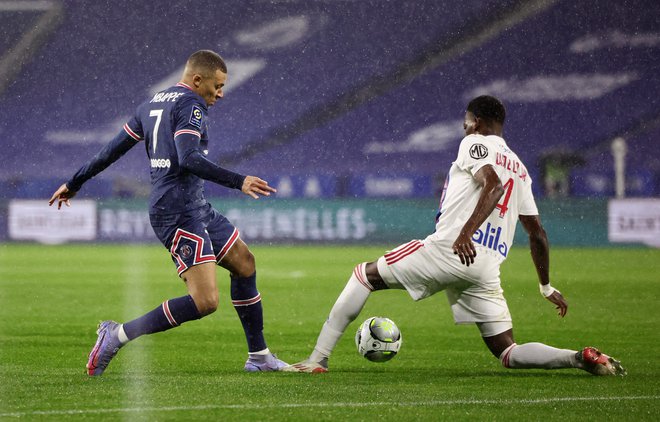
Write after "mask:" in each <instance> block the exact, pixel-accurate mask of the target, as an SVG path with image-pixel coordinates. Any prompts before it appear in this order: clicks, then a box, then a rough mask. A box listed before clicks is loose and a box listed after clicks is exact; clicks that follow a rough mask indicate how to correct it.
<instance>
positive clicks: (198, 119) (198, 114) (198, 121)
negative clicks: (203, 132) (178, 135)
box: [188, 105, 204, 129]
mask: <svg viewBox="0 0 660 422" xmlns="http://www.w3.org/2000/svg"><path fill="white" fill-rule="evenodd" d="M203 116H204V114H203V113H202V109H201V108H199V107H198V106H196V105H194V106H193V108H192V111H191V112H190V120H188V123H190V124H191V125H193V126H195V127H196V128H197V129H201V128H202V117H203Z"/></svg>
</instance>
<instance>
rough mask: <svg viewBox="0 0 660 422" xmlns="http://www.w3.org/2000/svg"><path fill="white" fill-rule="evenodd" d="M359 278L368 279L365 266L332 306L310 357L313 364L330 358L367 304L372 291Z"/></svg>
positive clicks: (358, 269) (356, 271) (349, 281)
mask: <svg viewBox="0 0 660 422" xmlns="http://www.w3.org/2000/svg"><path fill="white" fill-rule="evenodd" d="M356 273H357V274H356ZM358 277H360V278H361V279H362V280H366V279H367V277H366V274H365V273H364V264H360V265H358V266H357V267H356V270H355V271H354V272H353V275H352V276H351V278H350V279H349V280H348V283H346V287H344V290H343V291H342V292H341V294H340V295H339V297H338V298H337V301H336V302H335V304H334V305H333V306H332V310H331V311H330V316H328V319H327V320H326V321H325V323H324V324H323V328H321V333H320V334H319V338H318V339H317V340H316V346H315V347H314V351H313V352H312V354H311V355H310V357H309V359H310V360H311V361H312V362H321V361H323V360H327V359H328V357H330V354H331V353H332V350H333V349H334V348H335V346H336V345H337V342H338V341H339V339H340V338H341V336H342V335H343V334H344V331H346V327H348V324H350V323H351V322H353V321H354V320H355V318H357V316H358V315H359V314H360V311H362V308H363V307H364V304H365V303H366V302H367V299H368V298H369V294H370V293H371V290H370V289H369V288H367V286H365V284H363V283H362V282H361V281H360V280H359V279H358Z"/></svg>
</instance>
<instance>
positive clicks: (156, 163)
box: [151, 158, 172, 169]
mask: <svg viewBox="0 0 660 422" xmlns="http://www.w3.org/2000/svg"><path fill="white" fill-rule="evenodd" d="M171 166H172V163H171V162H170V159H169V158H165V159H163V158H152V159H151V168H153V169H168V168H170V167H171Z"/></svg>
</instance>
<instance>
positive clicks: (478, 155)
mask: <svg viewBox="0 0 660 422" xmlns="http://www.w3.org/2000/svg"><path fill="white" fill-rule="evenodd" d="M470 157H472V158H474V159H475V160H481V159H482V158H486V157H488V148H486V147H485V146H484V145H482V144H474V145H472V146H471V147H470Z"/></svg>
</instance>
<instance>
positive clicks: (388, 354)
mask: <svg viewBox="0 0 660 422" xmlns="http://www.w3.org/2000/svg"><path fill="white" fill-rule="evenodd" d="M401 341H402V337H401V331H399V327H397V326H396V324H395V323H394V321H392V320H391V319H389V318H384V317H371V318H369V319H367V320H366V321H364V322H363V323H362V325H360V328H358V330H357V333H355V345H356V346H357V349H358V353H359V354H361V355H362V356H364V357H365V358H367V359H368V360H370V361H372V362H387V361H388V360H390V359H392V358H393V357H394V356H396V354H397V353H398V352H399V348H401Z"/></svg>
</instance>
